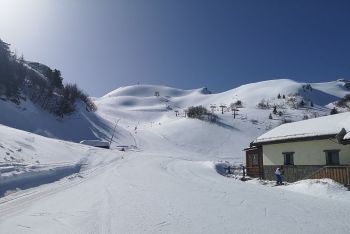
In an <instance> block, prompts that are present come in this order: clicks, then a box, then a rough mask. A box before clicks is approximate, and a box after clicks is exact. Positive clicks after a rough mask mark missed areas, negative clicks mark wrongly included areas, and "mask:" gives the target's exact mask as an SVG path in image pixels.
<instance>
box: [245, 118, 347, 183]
mask: <svg viewBox="0 0 350 234" xmlns="http://www.w3.org/2000/svg"><path fill="white" fill-rule="evenodd" d="M349 131H350V113H349V112H348V113H342V114H337V115H330V116H324V117H320V118H315V119H309V120H303V121H299V122H294V123H287V124H283V125H280V126H278V127H276V128H274V129H272V130H271V131H269V132H266V133H265V134H263V135H261V136H259V137H258V138H257V139H255V140H254V141H253V142H252V143H251V146H250V148H247V149H245V151H246V164H247V174H248V175H251V176H253V177H261V178H264V179H268V180H273V179H274V178H275V175H274V171H275V170H276V168H277V167H278V166H280V165H283V166H284V172H285V173H284V177H285V180H286V181H289V182H294V181H297V180H301V179H307V178H323V177H328V178H332V179H334V180H336V181H338V182H341V183H343V184H350V181H349V180H350V176H349V175H350V168H349V165H350V133H349ZM333 174H334V175H333ZM338 177H339V178H338ZM340 177H341V178H340Z"/></svg>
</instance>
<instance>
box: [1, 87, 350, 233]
mask: <svg viewBox="0 0 350 234" xmlns="http://www.w3.org/2000/svg"><path fill="white" fill-rule="evenodd" d="M286 82H288V83H289V82H290V83H291V84H293V82H292V81H288V80H287V81H286ZM267 83H268V84H266V83H265V84H263V85H266V86H271V85H272V86H273V87H274V89H272V88H271V89H270V90H271V92H272V93H271V94H270V96H268V97H266V98H272V97H275V96H276V95H277V94H278V93H279V92H280V90H279V89H278V88H276V85H277V84H278V82H270V83H269V82H267ZM282 83H283V84H282V86H285V88H286V89H287V90H286V91H285V92H287V91H288V92H290V91H292V90H295V89H294V88H290V89H288V87H289V84H285V82H282ZM254 85H256V87H257V86H258V85H257V84H254ZM296 86H297V85H296ZM293 87H294V86H293ZM298 87H299V86H298ZM130 88H132V91H133V92H131V90H130V92H129V91H128V89H129V88H128V87H126V88H122V89H120V90H119V91H118V90H116V91H114V92H112V93H111V94H107V95H106V96H104V97H102V98H99V99H96V103H97V105H98V108H99V111H98V112H97V113H96V114H97V115H98V116H99V118H101V119H103V120H104V121H106V122H108V123H113V122H114V121H117V120H119V122H118V129H120V131H121V132H123V134H121V135H118V137H117V138H116V139H115V142H114V143H113V144H112V150H102V149H95V148H91V147H87V146H82V145H77V144H74V143H67V142H63V141H59V140H52V139H47V140H46V141H45V140H44V139H46V138H41V137H40V136H36V135H34V134H31V135H32V136H33V137H35V139H36V138H37V137H38V139H41V140H42V141H45V142H44V144H49V145H50V149H51V150H52V151H53V152H60V153H59V154H61V157H63V158H64V161H68V162H71V163H74V162H77V161H79V160H82V159H83V160H84V166H83V168H82V170H81V171H80V172H79V173H77V174H72V175H70V176H68V177H66V178H63V179H61V180H59V181H57V182H55V183H50V184H44V185H41V186H39V187H33V188H30V189H27V190H22V191H17V192H15V193H9V194H8V195H7V196H5V197H2V198H0V214H1V215H0V230H1V233H348V232H350V223H349V222H348V218H349V213H350V202H349V201H350V200H349V198H350V194H349V192H348V191H346V190H344V189H342V188H341V187H337V185H334V186H333V185H332V183H331V182H329V183H324V184H322V183H316V184H315V183H314V182H313V181H311V182H310V181H305V182H301V183H300V184H295V185H291V186H290V187H289V186H285V187H271V186H268V185H261V184H259V183H258V182H257V181H252V182H249V183H247V182H241V181H239V180H235V179H232V178H227V177H223V176H221V175H219V174H218V173H217V172H216V170H215V163H217V162H219V161H222V160H228V161H230V162H234V163H242V162H244V159H243V152H242V151H241V150H242V148H244V147H246V146H248V145H249V142H250V141H252V140H254V139H255V138H256V137H257V136H259V135H261V134H262V133H264V132H266V131H267V128H270V127H271V126H275V125H278V124H279V122H278V121H279V120H278V119H276V120H269V119H268V118H267V117H266V116H268V113H270V112H271V110H260V109H259V110H257V109H256V108H255V105H256V102H257V101H254V100H260V99H261V97H260V96H259V97H258V96H256V99H254V98H253V97H251V100H252V101H251V102H252V103H251V104H246V106H245V107H244V108H242V109H241V110H240V111H241V112H240V118H237V119H235V120H234V119H233V118H232V115H231V113H225V114H224V115H221V113H220V112H219V111H218V112H217V114H218V115H220V122H219V123H218V124H210V123H207V122H203V121H199V120H191V119H187V118H183V117H176V116H175V114H174V109H175V108H178V109H179V110H181V108H185V107H187V106H190V105H197V104H196V103H200V104H202V105H210V104H220V103H221V102H223V103H229V102H231V100H233V99H234V98H236V97H235V96H234V95H236V94H235V93H237V92H238V91H239V89H240V88H238V91H237V90H236V91H232V92H228V93H223V94H213V95H206V94H203V92H202V91H201V89H199V90H192V91H183V93H181V91H179V92H178V91H176V92H175V91H174V90H172V89H170V90H169V89H168V88H166V89H167V90H165V89H164V90H163V89H162V87H159V86H153V87H152V86H146V87H145V86H140V87H136V88H135V87H130ZM138 88H142V89H148V90H149V91H148V93H146V92H141V91H140V90H138ZM135 89H136V90H135ZM291 89H292V90H291ZM155 90H157V91H159V92H160V95H161V96H160V97H154V96H153V94H154V91H155ZM272 90H273V91H272ZM242 92H243V91H242ZM237 95H238V94H237ZM246 95H247V97H246V96H240V95H238V98H239V99H242V101H243V103H248V102H247V100H248V96H251V95H253V93H252V92H248V93H246ZM256 95H258V94H256ZM259 95H260V94H259ZM126 97H127V98H126ZM253 99H254V100H253ZM166 100H167V101H166ZM165 103H166V104H165ZM253 103H255V104H253ZM167 106H171V108H172V110H169V108H167ZM176 106H177V107H176ZM288 111H291V112H292V111H294V110H288ZM298 111H299V110H298ZM321 112H322V110H321ZM321 112H320V113H321ZM294 113H297V112H294ZM299 115H300V113H299ZM252 119H254V120H257V121H251V120H252ZM111 126H113V125H112V124H111ZM6 129H7V130H6V131H7V132H9V133H11V132H12V131H13V132H16V133H17V135H13V142H16V141H19V140H21V139H22V138H23V137H24V136H23V135H22V134H26V133H23V132H21V133H18V130H13V129H10V128H6ZM0 131H1V132H2V131H3V128H0ZM110 131H111V132H112V127H111V129H110ZM9 136H10V134H9ZM123 136H128V138H127V139H125V138H123ZM35 142H37V141H35ZM121 144H127V145H128V146H131V145H132V146H133V147H130V148H127V150H126V151H125V152H122V151H119V150H117V149H116V148H117V146H118V145H121ZM13 145H15V144H13ZM31 145H35V149H36V148H40V144H36V143H32V144H31ZM10 147H14V146H12V143H11V141H10V140H9V141H8V143H6V147H5V148H10ZM65 147H68V148H65ZM64 149H69V151H70V152H72V153H74V155H72V154H70V156H67V155H68V154H67V152H65V151H64ZM33 152H36V154H37V155H36V157H37V158H38V159H40V158H41V157H44V156H45V154H46V152H44V151H39V150H33ZM59 156H60V155H55V156H53V157H52V159H50V160H49V161H50V162H51V163H53V162H55V158H56V157H59ZM70 157H72V158H70ZM24 160H25V161H28V160H27V159H24ZM34 161H35V160H34ZM330 185H332V186H330Z"/></svg>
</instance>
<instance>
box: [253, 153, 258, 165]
mask: <svg viewBox="0 0 350 234" xmlns="http://www.w3.org/2000/svg"><path fill="white" fill-rule="evenodd" d="M252 165H253V166H259V158H258V154H252Z"/></svg>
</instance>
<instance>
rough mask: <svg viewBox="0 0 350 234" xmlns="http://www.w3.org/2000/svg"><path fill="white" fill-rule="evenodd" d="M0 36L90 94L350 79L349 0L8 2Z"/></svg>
mask: <svg viewBox="0 0 350 234" xmlns="http://www.w3.org/2000/svg"><path fill="white" fill-rule="evenodd" d="M0 4H1V7H0V38H2V39H3V40H4V41H7V42H9V43H11V44H12V48H13V49H15V50H16V51H17V52H18V53H19V54H21V53H23V54H24V57H25V58H26V59H27V60H33V61H39V62H42V63H44V64H47V65H49V66H51V67H53V68H58V69H60V70H61V71H62V74H63V76H64V79H65V81H66V82H74V83H77V84H78V85H79V86H80V87H82V88H83V89H84V90H86V91H87V92H88V93H89V94H90V95H93V96H101V95H103V94H105V93H107V92H108V91H111V90H113V89H115V88H117V87H119V86H125V85H133V84H137V83H146V84H160V85H168V86H174V87H178V88H185V89H189V88H199V87H203V86H206V87H208V88H209V89H210V90H212V91H214V92H220V91H225V90H228V89H231V88H234V87H236V86H239V85H241V84H245V83H250V82H255V81H261V80H268V79H277V78H290V79H294V80H298V81H305V82H321V81H331V80H335V79H338V78H345V79H350V13H349V12H350V1H346V0H344V1H340V0H329V1H322V0H315V1H314V0H310V1H307V0H301V1H298V0H295V1H292V0H276V1H269V0H265V1H262V0H256V1H251V0H242V1H235V0H219V1H217V0H197V1H193V0H114V1H112V0H95V1H93V0H60V1H58V0H25V1H23V0H0Z"/></svg>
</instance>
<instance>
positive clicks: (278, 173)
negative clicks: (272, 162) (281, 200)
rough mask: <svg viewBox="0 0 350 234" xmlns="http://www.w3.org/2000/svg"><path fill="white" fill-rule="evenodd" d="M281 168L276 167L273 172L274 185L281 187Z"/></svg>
mask: <svg viewBox="0 0 350 234" xmlns="http://www.w3.org/2000/svg"><path fill="white" fill-rule="evenodd" d="M282 175H283V166H280V167H277V169H276V171H275V176H276V185H282V184H283V182H282Z"/></svg>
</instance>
